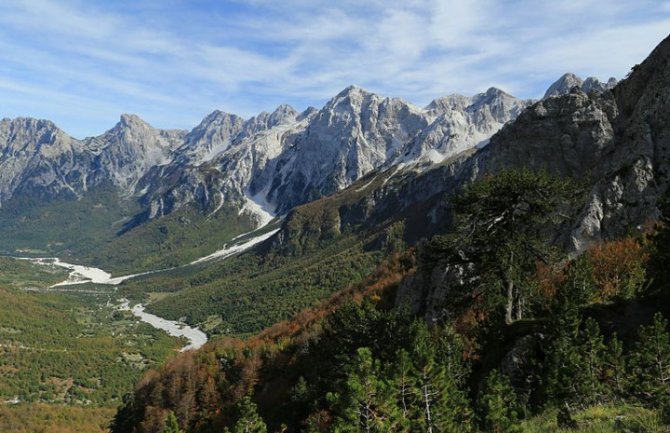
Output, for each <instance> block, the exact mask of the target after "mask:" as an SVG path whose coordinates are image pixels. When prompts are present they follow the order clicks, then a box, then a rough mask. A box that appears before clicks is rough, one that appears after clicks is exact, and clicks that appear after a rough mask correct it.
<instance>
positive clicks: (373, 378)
mask: <svg viewBox="0 0 670 433" xmlns="http://www.w3.org/2000/svg"><path fill="white" fill-rule="evenodd" d="M393 391H394V390H393V387H392V386H389V385H388V384H387V383H386V382H385V381H384V379H383V377H382V374H381V367H380V364H379V361H376V360H374V359H373V358H372V352H371V351H370V349H368V348H366V347H362V348H360V349H358V351H357V353H356V356H355V357H354V359H353V361H352V364H351V366H350V368H349V373H348V375H347V379H346V381H345V383H344V387H343V389H342V390H341V392H339V393H337V394H331V395H330V396H329V400H330V401H331V403H332V404H333V406H334V408H335V414H336V418H335V422H334V424H333V432H335V433H359V432H362V433H373V432H376V433H382V432H392V431H397V430H396V428H397V426H398V419H399V418H400V417H399V413H398V412H399V409H398V407H397V406H396V402H395V396H394V392H393Z"/></svg>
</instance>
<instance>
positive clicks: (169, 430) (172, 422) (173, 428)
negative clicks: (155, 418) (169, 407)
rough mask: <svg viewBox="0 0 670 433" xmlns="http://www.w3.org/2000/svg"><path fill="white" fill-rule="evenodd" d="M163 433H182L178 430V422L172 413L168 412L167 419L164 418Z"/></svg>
mask: <svg viewBox="0 0 670 433" xmlns="http://www.w3.org/2000/svg"><path fill="white" fill-rule="evenodd" d="M163 433H184V432H183V430H181V429H180V428H179V421H178V420H177V416H176V415H175V414H174V412H173V411H170V412H169V413H168V416H167V418H165V427H164V428H163Z"/></svg>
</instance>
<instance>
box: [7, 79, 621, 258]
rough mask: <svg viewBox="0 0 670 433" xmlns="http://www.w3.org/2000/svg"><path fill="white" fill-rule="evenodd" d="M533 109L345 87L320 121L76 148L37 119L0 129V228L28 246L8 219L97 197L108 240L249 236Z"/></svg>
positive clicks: (555, 88)
mask: <svg viewBox="0 0 670 433" xmlns="http://www.w3.org/2000/svg"><path fill="white" fill-rule="evenodd" d="M614 82H615V80H613V79H611V80H610V81H609V82H608V83H607V84H606V85H602V84H600V82H599V81H598V80H597V79H595V78H589V79H587V80H586V81H583V82H582V80H580V79H578V78H577V77H575V76H574V75H573V74H566V75H564V76H563V77H561V78H560V79H559V80H558V81H557V82H556V83H554V84H553V85H552V86H551V87H550V88H549V90H548V91H547V95H546V97H545V98H549V97H554V96H556V95H558V94H564V93H567V92H569V91H570V90H571V88H573V87H575V86H576V87H579V86H583V87H584V89H585V90H589V91H595V92H602V91H603V90H606V89H608V88H610V87H611V86H612V85H613V84H614ZM534 102H535V101H532V100H520V99H517V98H515V97H513V96H511V95H509V94H507V93H505V92H504V91H502V90H499V89H496V88H490V89H489V90H487V91H486V92H484V93H481V94H477V95H474V96H472V97H466V96H461V95H450V96H447V97H442V98H438V99H435V100H434V101H432V102H431V103H430V104H428V105H427V106H426V107H424V108H420V107H417V106H414V105H412V104H410V103H407V102H405V101H403V100H401V99H399V98H387V97H382V96H379V95H376V94H374V93H370V92H368V91H366V90H364V89H362V88H360V87H357V86H350V87H348V88H346V89H344V90H343V91H342V92H340V93H339V94H338V95H336V96H335V97H334V98H332V99H331V100H330V101H328V103H327V104H326V105H325V106H324V107H323V108H321V109H320V110H319V109H315V108H313V107H310V108H308V109H307V110H305V111H303V112H298V111H296V110H295V109H293V108H292V107H290V106H287V105H282V106H279V107H278V108H277V109H276V110H275V111H274V112H272V113H265V112H263V113H261V114H259V115H257V116H255V117H252V118H250V119H243V118H241V117H239V116H237V115H234V114H228V113H224V112H221V111H214V112H213V113H211V114H209V115H208V116H207V117H205V119H203V121H202V122H201V123H200V124H199V125H197V126H196V127H195V128H193V129H192V130H191V131H183V130H161V129H156V128H153V127H152V126H151V125H149V124H148V123H146V122H144V121H143V120H142V119H141V118H139V117H138V116H136V115H128V114H124V115H122V116H121V118H120V120H119V122H118V123H117V124H116V125H115V126H114V127H113V128H112V129H110V130H109V131H107V132H105V133H103V134H102V135H100V136H97V137H88V138H85V139H83V140H78V139H75V138H73V137H70V136H69V135H67V134H66V133H65V132H63V131H62V130H60V129H59V128H58V127H57V126H56V125H54V124H53V123H52V122H50V121H47V120H36V119H31V118H16V119H3V120H2V121H0V219H1V218H2V213H5V214H6V215H11V216H12V227H13V230H14V231H13V232H12V233H13V236H12V237H13V238H32V237H33V236H32V235H28V234H26V233H27V232H30V231H31V230H32V227H30V226H29V225H28V226H26V227H22V226H21V224H20V223H18V222H17V219H16V218H15V217H16V215H24V216H25V215H26V212H28V211H34V210H35V209H40V208H44V206H45V205H49V204H52V205H53V203H54V202H68V201H70V202H78V201H79V202H81V201H82V199H84V201H85V200H86V198H87V197H93V198H95V197H99V196H100V193H99V191H101V190H102V191H106V193H110V194H111V196H110V197H111V198H110V199H109V200H115V201H118V202H119V203H125V204H126V205H124V211H123V212H121V213H119V215H117V216H119V217H120V219H119V220H117V221H114V222H115V223H119V221H120V224H121V226H120V227H119V226H115V229H114V233H109V234H108V236H107V238H109V239H113V238H116V237H118V236H120V235H123V234H124V233H127V232H129V231H132V230H133V229H134V228H136V227H138V226H141V225H143V224H145V223H147V222H150V221H153V220H158V219H160V218H161V217H164V216H167V215H170V214H173V213H175V212H177V211H179V210H182V211H183V210H184V209H190V210H196V212H197V213H198V214H199V215H204V216H207V217H210V218H211V217H212V216H214V215H215V214H216V213H217V212H220V211H228V212H229V213H235V212H236V213H237V214H238V215H239V218H240V219H242V220H244V221H246V223H244V224H242V226H241V227H248V228H253V227H254V226H259V225H264V224H266V223H268V222H269V221H270V220H271V219H272V218H273V217H274V216H276V215H285V214H286V213H287V212H288V211H289V210H291V209H292V208H294V207H295V206H298V205H301V204H304V203H308V202H311V201H313V200H316V199H319V198H321V197H326V196H329V195H331V194H334V193H335V192H337V191H341V190H343V189H344V188H346V187H348V186H349V185H351V184H352V183H354V182H355V181H357V180H358V179H360V178H362V177H363V176H365V175H366V174H368V173H371V172H373V171H377V170H386V169H389V168H392V167H394V168H395V170H396V171H398V170H400V171H401V172H407V171H416V172H423V171H425V170H426V169H427V168H429V167H434V166H435V165H438V164H439V163H441V162H443V161H446V160H449V159H450V158H452V157H454V156H456V155H459V154H462V153H463V152H467V151H469V150H472V149H476V148H480V147H484V146H485V145H486V144H487V143H488V140H489V139H490V137H491V136H492V135H493V134H495V133H496V132H497V131H499V130H500V129H501V128H502V127H503V126H504V125H505V124H507V123H509V122H511V121H513V120H514V119H516V118H517V117H518V116H519V115H520V114H521V113H522V112H523V111H524V110H525V109H526V108H527V107H529V106H531V105H532V104H533V103H534ZM111 213H113V212H111ZM84 218H85V217H84ZM82 224H87V222H86V221H83V222H82ZM240 230H241V229H240ZM238 231H239V230H238ZM17 233H20V234H19V235H17ZM63 237H64V238H67V237H68V235H67V233H65V234H63ZM63 243H64V242H63V241H62V239H59V236H54V237H53V238H51V239H49V242H42V243H41V244H40V242H39V239H38V242H32V243H30V242H28V244H29V245H21V244H20V243H19V244H12V245H11V246H8V245H0V249H2V250H5V251H6V252H12V248H14V249H16V248H17V247H21V246H23V247H31V248H37V249H40V250H43V249H45V248H46V247H47V245H46V244H48V246H49V248H51V249H53V248H56V250H57V245H59V244H63ZM65 243H67V242H65ZM55 246H56V247H55ZM49 248H46V249H47V250H49ZM55 252H57V251H55Z"/></svg>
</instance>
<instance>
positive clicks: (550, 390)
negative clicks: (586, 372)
mask: <svg viewBox="0 0 670 433" xmlns="http://www.w3.org/2000/svg"><path fill="white" fill-rule="evenodd" d="M579 325H580V319H579V311H578V310H577V308H574V307H573V306H571V305H569V304H567V303H560V305H559V307H558V308H557V311H556V313H555V316H554V317H553V321H552V323H551V329H553V330H554V335H553V336H552V340H551V344H550V346H549V349H548V350H547V354H548V357H547V361H546V363H545V380H544V383H545V394H546V396H547V399H548V400H549V402H551V403H553V404H555V405H558V406H561V405H563V403H564V402H572V401H575V400H577V399H578V396H579V390H578V387H577V379H578V377H579V375H580V374H581V370H582V356H581V354H580V351H579V348H578V345H577V338H578V335H579Z"/></svg>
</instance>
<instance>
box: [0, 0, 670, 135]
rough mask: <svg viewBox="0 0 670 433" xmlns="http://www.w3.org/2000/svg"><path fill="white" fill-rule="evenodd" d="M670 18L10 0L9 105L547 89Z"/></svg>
mask: <svg viewBox="0 0 670 433" xmlns="http://www.w3.org/2000/svg"><path fill="white" fill-rule="evenodd" d="M668 33H670V1H666V0H628V1H620V0H611V1H600V0H561V1H538V0H506V1H502V0H499V1H495V0H450V1H447V0H442V1H438V0H434V1H429V0H425V1H424V0H399V1H396V0H369V1H363V0H361V1H353V0H339V1H319V0H282V1H279V0H248V1H241V0H240V1H223V0H222V1H214V0H210V1H205V0H191V1H188V0H135V1H121V0H117V1H94V0H89V1H83V0H62V1H61V0H53V1H51V0H24V1H19V0H3V1H2V2H1V3H0V107H1V109H0V117H17V116H31V117H39V118H47V119H50V120H53V121H54V122H56V124H57V125H59V126H60V127H61V128H63V129H64V130H65V131H67V132H68V133H70V134H72V135H74V136H75V137H79V138H82V137H84V136H88V135H97V134H100V133H102V132H103V131H104V130H106V129H109V128H111V127H112V126H113V125H114V124H115V123H116V122H117V121H118V118H119V115H120V114H121V113H136V114H138V115H140V116H141V117H142V118H144V119H145V120H147V121H148V122H149V123H151V124H152V125H154V126H156V127H161V128H186V129H190V128H192V127H193V126H195V125H196V124H197V123H199V122H200V120H201V119H202V118H203V117H204V116H205V115H206V114H207V113H209V112H211V111H213V110H214V109H221V110H224V111H227V112H231V113H237V114H240V115H242V116H244V117H248V116H251V115H254V114H256V113H258V112H260V111H263V110H265V111H271V110H272V109H274V107H276V106H277V105H279V104H282V103H288V104H291V105H293V106H294V107H295V108H296V109H298V110H302V109H304V108H306V107H307V106H309V105H313V106H317V107H320V106H322V105H323V104H324V103H325V102H326V101H327V100H328V99H329V98H330V97H332V96H334V95H335V94H336V93H338V92H339V91H340V90H342V89H343V88H344V87H346V86H348V85H350V84H358V85H360V86H362V87H364V88H366V89H368V90H371V91H374V92H377V93H380V94H383V95H385V96H399V97H402V98H404V99H406V100H408V101H410V102H413V103H416V104H418V105H425V104H427V103H428V102H430V100H432V99H433V98H435V97H438V96H443V95H447V94H450V93H462V94H474V93H477V92H480V91H483V90H485V89H486V88H488V87H490V86H497V87H500V88H502V89H503V90H506V91H508V92H510V93H512V94H514V95H516V96H519V97H524V98H537V97H540V96H541V95H542V94H543V92H544V90H545V89H546V88H547V87H548V86H549V85H550V84H551V82H553V81H554V80H555V79H556V78H558V77H559V76H560V75H561V74H562V73H564V72H566V71H571V72H574V73H577V74H578V75H581V76H583V77H585V76H589V75H594V76H597V77H599V78H601V79H607V78H608V77H610V76H615V77H617V78H621V77H623V76H625V75H626V73H627V72H628V71H629V70H630V68H631V66H633V65H634V64H636V63H639V62H641V61H642V60H643V59H644V58H645V57H646V56H647V55H648V54H649V52H650V51H651V50H652V49H653V48H654V46H656V45H657V44H658V43H659V42H660V41H661V40H662V39H663V38H664V37H666V36H667V35H668Z"/></svg>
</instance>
